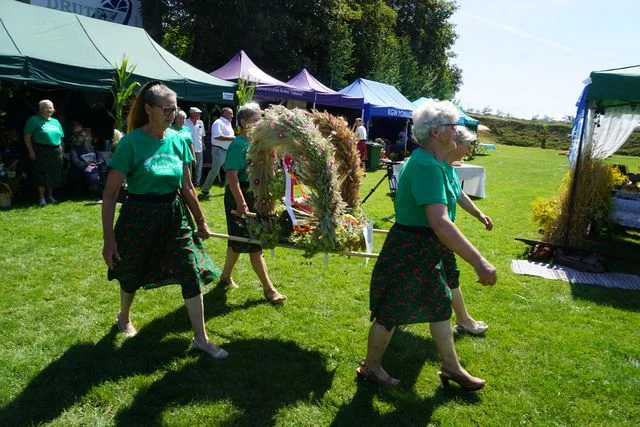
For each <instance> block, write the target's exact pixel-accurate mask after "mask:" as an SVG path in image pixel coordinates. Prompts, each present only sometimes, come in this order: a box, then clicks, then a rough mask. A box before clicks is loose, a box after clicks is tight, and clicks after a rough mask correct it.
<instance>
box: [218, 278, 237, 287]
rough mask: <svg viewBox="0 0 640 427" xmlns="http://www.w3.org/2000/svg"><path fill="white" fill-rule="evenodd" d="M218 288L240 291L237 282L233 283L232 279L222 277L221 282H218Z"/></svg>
mask: <svg viewBox="0 0 640 427" xmlns="http://www.w3.org/2000/svg"><path fill="white" fill-rule="evenodd" d="M217 286H218V287H219V288H223V289H238V288H239V287H240V286H238V284H237V283H236V282H234V281H233V279H232V278H231V277H222V276H220V281H219V282H218V285H217Z"/></svg>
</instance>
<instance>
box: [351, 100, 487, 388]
mask: <svg viewBox="0 0 640 427" xmlns="http://www.w3.org/2000/svg"><path fill="white" fill-rule="evenodd" d="M457 120H458V111H457V109H456V107H455V105H453V104H452V103H451V102H448V101H432V102H428V103H425V104H424V105H423V106H421V107H420V108H418V109H417V110H416V111H414V113H413V123H414V136H415V137H416V138H417V140H418V142H419V148H418V149H416V150H414V152H413V153H412V155H411V157H410V158H409V159H408V160H407V161H406V162H405V164H404V166H403V168H402V171H401V172H400V178H399V180H398V187H397V191H396V198H395V211H396V223H395V224H394V225H393V227H392V228H391V230H390V232H389V235H388V236H387V239H386V240H385V243H384V245H383V247H382V250H381V251H380V255H379V257H378V260H377V262H376V265H375V267H374V269H373V273H372V276H371V285H370V303H369V308H370V310H371V319H372V320H373V321H374V323H373V324H372V326H371V329H370V330H369V338H368V343H367V356H366V358H365V360H364V361H363V362H362V363H361V364H360V366H359V367H358V369H357V374H358V376H359V377H361V378H364V379H366V380H369V381H372V382H374V383H376V384H381V385H387V386H397V385H398V384H399V383H400V381H399V380H398V379H396V378H393V377H392V376H391V375H389V374H388V373H387V372H386V371H385V370H384V369H383V367H382V357H383V356H384V353H385V350H386V349H387V346H388V344H389V342H390V341H391V338H392V336H393V332H394V330H395V328H396V326H398V325H403V324H408V323H419V322H428V323H429V326H430V330H431V335H432V337H433V341H434V342H435V344H436V347H437V349H438V353H439V355H440V364H441V368H440V371H439V372H438V375H439V376H440V379H441V381H442V383H443V384H445V385H447V384H449V381H454V382H456V383H458V384H459V385H460V386H461V387H462V388H463V389H465V390H468V391H475V390H480V389H481V388H482V387H484V384H485V381H484V380H482V379H480V378H477V377H474V376H472V375H471V374H469V373H468V372H467V371H466V370H465V369H464V368H463V367H462V366H461V365H460V362H459V360H458V356H457V354H456V351H455V347H454V344H453V335H452V331H451V326H450V323H449V319H450V318H451V314H452V307H451V298H452V296H451V290H450V289H449V287H448V285H447V278H446V277H445V273H444V271H443V268H442V258H443V257H444V255H445V254H446V253H447V250H449V249H450V250H452V251H453V252H455V253H457V254H458V255H459V256H460V257H461V258H462V259H464V260H465V261H467V262H468V263H469V264H471V266H472V267H473V268H474V269H475V271H476V274H477V275H478V282H480V283H481V284H483V285H493V284H495V282H496V280H497V275H496V269H495V268H494V267H493V265H491V264H490V263H489V262H488V261H487V260H486V259H485V258H484V257H483V256H482V254H480V252H479V251H478V250H477V249H476V248H475V247H474V246H473V245H472V244H471V243H470V242H469V241H468V240H467V239H466V238H465V236H464V235H463V234H462V233H461V232H460V230H458V228H457V227H456V226H455V224H454V223H453V221H452V219H453V217H452V215H453V214H454V212H455V211H454V208H455V205H456V202H457V200H458V198H459V197H460V193H461V188H460V183H459V182H457V181H454V180H452V179H451V178H450V177H449V176H448V175H447V173H446V171H445V164H446V155H447V153H448V152H449V151H451V150H452V149H453V148H454V147H455V143H454V137H455V135H456V122H457Z"/></svg>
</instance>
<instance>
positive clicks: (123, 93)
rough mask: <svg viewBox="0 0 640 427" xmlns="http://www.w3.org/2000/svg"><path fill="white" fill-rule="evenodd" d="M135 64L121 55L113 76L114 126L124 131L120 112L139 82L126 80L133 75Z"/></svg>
mask: <svg viewBox="0 0 640 427" xmlns="http://www.w3.org/2000/svg"><path fill="white" fill-rule="evenodd" d="M135 69H136V66H135V65H130V64H129V58H128V57H127V55H123V56H122V62H121V63H120V65H119V66H118V67H116V75H115V76H114V77H113V79H112V80H113V87H112V88H111V93H112V94H113V114H112V117H113V119H114V121H115V124H114V126H115V128H116V129H118V130H120V131H124V123H123V120H122V113H123V110H124V106H125V104H126V103H127V100H128V99H129V97H131V95H133V92H134V91H135V90H136V88H137V87H138V86H140V83H138V82H136V81H133V82H131V83H129V82H128V80H129V79H130V78H131V76H132V75H133V72H134V71H135Z"/></svg>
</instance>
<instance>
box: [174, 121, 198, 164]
mask: <svg viewBox="0 0 640 427" xmlns="http://www.w3.org/2000/svg"><path fill="white" fill-rule="evenodd" d="M186 120H187V113H185V112H184V110H178V112H177V113H176V118H175V120H174V121H173V124H172V125H171V129H173V130H175V131H176V132H178V133H179V134H180V136H182V137H183V138H184V140H185V141H187V144H188V145H189V149H190V150H191V154H192V155H193V158H194V159H195V158H196V152H195V149H194V148H193V137H192V136H191V129H189V127H188V126H186V125H185V124H184V123H185V121H186ZM190 166H191V174H193V163H191V165H190Z"/></svg>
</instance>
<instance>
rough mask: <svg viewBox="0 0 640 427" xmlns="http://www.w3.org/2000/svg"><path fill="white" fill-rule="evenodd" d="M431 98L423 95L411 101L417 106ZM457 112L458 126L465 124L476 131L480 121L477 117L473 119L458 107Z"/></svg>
mask: <svg viewBox="0 0 640 427" xmlns="http://www.w3.org/2000/svg"><path fill="white" fill-rule="evenodd" d="M430 100H431V98H425V97H424V96H423V97H422V98H418V99H416V100H415V101H413V105H414V106H415V108H418V107H419V106H421V105H422V104H424V103H425V102H427V101H430ZM458 112H459V113H460V118H459V119H458V123H457V124H458V125H459V126H466V127H467V128H468V129H470V130H472V131H474V132H477V131H478V125H479V124H480V121H479V120H478V119H474V118H473V117H471V116H468V115H467V113H465V112H464V111H462V108H460V107H458Z"/></svg>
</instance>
